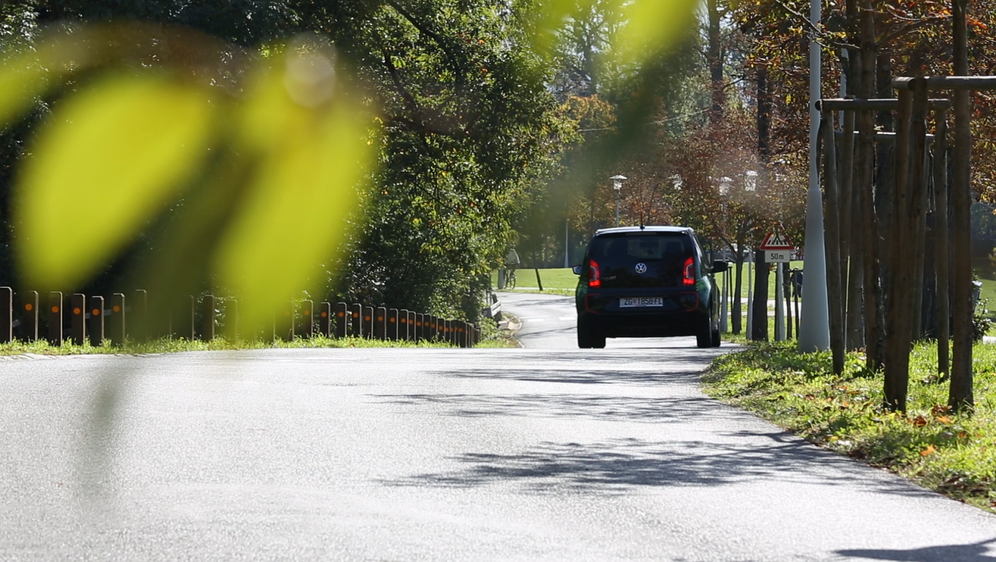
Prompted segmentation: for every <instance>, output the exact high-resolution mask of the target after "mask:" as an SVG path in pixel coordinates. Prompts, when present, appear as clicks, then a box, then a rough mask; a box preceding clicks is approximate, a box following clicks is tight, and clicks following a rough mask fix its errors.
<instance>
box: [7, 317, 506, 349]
mask: <svg viewBox="0 0 996 562" xmlns="http://www.w3.org/2000/svg"><path fill="white" fill-rule="evenodd" d="M481 328H482V330H483V334H482V340H481V341H480V342H479V343H478V344H477V346H476V347H484V348H502V347H517V344H516V343H515V340H514V339H511V338H510V337H509V336H508V334H507V333H505V332H504V331H502V330H499V329H498V327H496V326H495V325H494V322H491V321H483V322H481ZM350 347H354V348H355V347H363V348H375V347H433V348H447V347H452V346H451V345H450V344H447V343H441V342H419V343H414V342H407V341H382V340H371V339H365V338H352V337H349V338H341V339H340V338H326V337H324V336H316V337H313V338H310V339H303V338H295V339H294V340H293V341H275V342H270V341H265V342H264V341H262V340H231V339H226V338H223V337H219V338H215V339H213V340H211V341H200V340H187V339H183V338H176V339H173V338H160V339H156V340H152V341H149V342H126V343H125V345H123V346H112V345H111V344H110V343H109V342H106V343H105V344H104V345H102V346H99V347H95V346H92V345H90V344H85V345H73V344H71V343H68V342H66V343H63V344H62V345H61V346H54V345H50V344H49V343H48V342H46V341H44V340H39V341H36V342H19V341H18V342H11V343H4V344H0V356H4V355H27V354H34V355H87V354H99V353H106V354H125V355H140V354H150V353H178V352H182V351H235V350H249V349H272V348H286V349H294V348H350Z"/></svg>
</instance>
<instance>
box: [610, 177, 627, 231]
mask: <svg viewBox="0 0 996 562" xmlns="http://www.w3.org/2000/svg"><path fill="white" fill-rule="evenodd" d="M609 179H610V180H612V189H614V190H616V226H619V192H621V191H622V184H623V182H624V181H626V176H621V175H615V176H612V177H611V178H609Z"/></svg>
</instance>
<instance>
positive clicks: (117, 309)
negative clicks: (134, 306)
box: [110, 293, 125, 345]
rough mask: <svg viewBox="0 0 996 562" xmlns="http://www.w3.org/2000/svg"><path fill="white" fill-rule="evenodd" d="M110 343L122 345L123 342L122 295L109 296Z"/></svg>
mask: <svg viewBox="0 0 996 562" xmlns="http://www.w3.org/2000/svg"><path fill="white" fill-rule="evenodd" d="M110 329H111V343H112V344H113V345H124V342H125V296H124V293H114V294H113V295H111V326H110Z"/></svg>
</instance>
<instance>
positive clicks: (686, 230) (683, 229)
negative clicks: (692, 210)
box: [595, 225, 693, 236]
mask: <svg viewBox="0 0 996 562" xmlns="http://www.w3.org/2000/svg"><path fill="white" fill-rule="evenodd" d="M633 232H668V233H679V234H692V232H693V231H692V229H691V228H690V227H687V226H656V225H655V226H617V227H615V228H600V229H598V230H596V231H595V236H602V235H605V234H627V233H633Z"/></svg>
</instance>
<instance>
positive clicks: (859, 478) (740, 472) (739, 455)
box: [382, 434, 933, 497]
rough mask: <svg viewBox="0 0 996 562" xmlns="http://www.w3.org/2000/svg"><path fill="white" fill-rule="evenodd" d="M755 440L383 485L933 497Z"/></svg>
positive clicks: (661, 445) (472, 469)
mask: <svg viewBox="0 0 996 562" xmlns="http://www.w3.org/2000/svg"><path fill="white" fill-rule="evenodd" d="M727 437H741V438H743V437H745V436H744V435H743V434H738V435H736V436H731V435H727ZM751 437H754V438H755V439H751V438H746V439H743V444H735V443H734V442H728V443H715V442H703V441H680V442H666V441H646V440H640V439H634V438H620V439H612V440H608V441H603V442H596V443H583V444H582V443H573V442H567V443H554V442H544V443H541V444H539V445H538V446H536V447H533V448H532V449H530V450H527V451H524V452H522V453H520V454H514V455H502V454H491V453H476V452H475V453H465V454H463V455H460V456H458V457H454V458H452V459H451V460H454V461H456V462H457V463H458V464H460V465H461V466H462V467H461V468H460V469H457V470H452V471H446V472H434V473H422V474H415V475H412V476H409V477H405V478H400V479H394V480H387V481H382V483H384V484H386V485H390V486H414V487H425V486H429V487H446V488H474V487H482V486H489V485H494V484H503V483H505V484H507V483H515V484H518V485H520V486H522V487H523V489H524V490H525V491H527V492H530V493H536V494H551V493H563V492H564V491H568V492H584V493H597V494H602V495H618V494H626V493H630V492H631V491H632V490H633V489H634V488H639V487H645V486H652V487H690V486H691V487H696V486H723V485H730V484H734V483H740V482H745V481H757V480H769V481H778V482H798V483H818V484H820V485H826V484H830V485H840V486H847V487H850V488H854V487H856V486H857V487H860V486H864V487H867V488H868V489H869V491H872V492H876V493H885V494H904V495H912V496H918V497H926V496H932V495H933V494H931V493H930V492H927V491H926V490H923V489H920V488H917V487H915V486H912V485H909V484H908V483H906V482H905V481H902V480H900V479H898V478H895V479H893V478H869V473H868V469H867V468H864V467H860V468H859V465H857V464H855V463H851V462H849V461H847V460H846V459H844V458H842V457H838V456H836V455H833V454H831V453H827V452H826V451H821V450H819V449H817V448H816V447H814V446H812V445H809V444H808V443H806V442H804V441H802V440H800V439H796V438H792V437H791V436H788V435H784V434H755V435H752V436H751ZM758 437H760V438H762V439H764V438H766V441H767V445H765V446H758V442H757V439H756V438H758ZM831 468H832V470H831ZM861 469H864V470H861Z"/></svg>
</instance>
